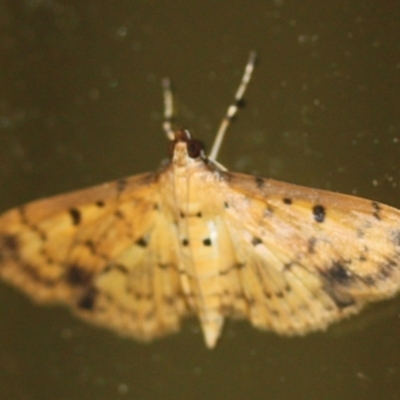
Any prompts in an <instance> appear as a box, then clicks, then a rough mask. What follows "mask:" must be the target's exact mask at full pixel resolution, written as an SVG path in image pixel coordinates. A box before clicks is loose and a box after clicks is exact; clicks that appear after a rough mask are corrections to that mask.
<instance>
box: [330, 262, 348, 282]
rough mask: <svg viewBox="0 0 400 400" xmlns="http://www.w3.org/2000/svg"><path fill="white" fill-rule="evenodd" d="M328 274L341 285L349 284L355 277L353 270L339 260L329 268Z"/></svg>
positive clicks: (331, 279)
mask: <svg viewBox="0 0 400 400" xmlns="http://www.w3.org/2000/svg"><path fill="white" fill-rule="evenodd" d="M326 276H327V278H328V279H329V280H330V281H335V282H337V283H339V284H341V285H346V284H348V283H349V282H350V281H351V279H352V278H353V276H352V274H351V272H350V271H349V270H348V269H347V268H345V267H344V266H343V264H341V263H340V262H337V261H335V262H334V263H333V265H332V266H331V267H330V268H329V269H328V271H327V274H326Z"/></svg>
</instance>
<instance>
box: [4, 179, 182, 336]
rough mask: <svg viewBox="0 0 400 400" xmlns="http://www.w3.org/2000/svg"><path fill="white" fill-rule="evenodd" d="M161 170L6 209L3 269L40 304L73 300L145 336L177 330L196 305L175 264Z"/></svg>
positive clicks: (100, 320)
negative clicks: (161, 204)
mask: <svg viewBox="0 0 400 400" xmlns="http://www.w3.org/2000/svg"><path fill="white" fill-rule="evenodd" d="M154 176H155V174H144V175H138V176H134V177H132V178H128V179H121V180H119V181H116V182H112V183H108V184H103V185H101V186H97V187H93V188H89V189H85V190H81V191H77V192H74V193H71V194H66V195H61V196H56V197H53V198H49V199H44V200H39V201H36V202H33V203H30V204H27V205H25V206H22V207H19V208H15V209H12V210H10V211H8V212H6V213H5V214H4V215H3V216H2V217H1V219H0V275H1V276H2V278H3V279H5V280H6V281H8V282H10V283H12V284H13V285H15V286H17V287H19V288H21V289H22V290H24V291H25V292H26V293H27V294H29V295H30V296H31V297H32V298H33V299H34V300H36V301H38V302H44V303H45V302H61V303H66V304H68V305H70V306H71V307H72V309H73V310H74V311H75V312H76V313H77V314H78V315H79V316H81V317H83V318H84V319H87V320H89V321H92V322H94V323H97V324H100V325H105V326H108V327H110V328H113V329H115V330H117V331H118V332H120V333H122V334H126V335H131V336H134V337H136V338H138V339H142V340H149V339H152V338H154V337H156V336H159V335H161V334H164V333H167V332H170V331H175V330H177V329H178V327H179V321H180V319H181V317H182V315H185V314H186V313H187V311H188V310H187V306H186V302H185V299H184V298H183V293H182V291H181V288H180V283H179V276H178V272H177V266H176V265H175V264H174V263H176V261H177V253H176V251H177V235H176V233H175V232H170V229H171V227H170V225H169V223H168V222H167V221H166V219H165V218H164V215H163V214H160V213H159V212H158V211H157V204H158V200H159V194H158V191H157V188H156V186H157V183H156V182H155V181H154ZM140 216H142V217H140ZM150 237H151V241H150Z"/></svg>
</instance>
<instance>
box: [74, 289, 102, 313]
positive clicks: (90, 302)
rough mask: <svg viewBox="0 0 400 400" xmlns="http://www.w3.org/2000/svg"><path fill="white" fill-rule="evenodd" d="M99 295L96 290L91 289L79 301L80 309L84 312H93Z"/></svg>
mask: <svg viewBox="0 0 400 400" xmlns="http://www.w3.org/2000/svg"><path fill="white" fill-rule="evenodd" d="M98 293H99V292H98V291H97V289H96V288H94V287H90V288H89V289H88V290H87V291H86V292H85V293H84V294H83V296H82V297H81V298H80V299H79V301H78V304H77V305H78V307H79V308H82V309H84V310H93V308H94V306H95V302H96V298H97V295H98Z"/></svg>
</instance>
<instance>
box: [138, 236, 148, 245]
mask: <svg viewBox="0 0 400 400" xmlns="http://www.w3.org/2000/svg"><path fill="white" fill-rule="evenodd" d="M135 243H136V244H137V245H138V246H140V247H147V245H148V242H147V240H146V239H145V238H144V237H143V236H142V237H140V238H139V239H138V240H136V242H135Z"/></svg>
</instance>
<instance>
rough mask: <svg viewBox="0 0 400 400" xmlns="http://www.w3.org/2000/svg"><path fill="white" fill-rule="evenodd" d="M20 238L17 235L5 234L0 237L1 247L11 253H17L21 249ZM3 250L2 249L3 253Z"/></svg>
mask: <svg viewBox="0 0 400 400" xmlns="http://www.w3.org/2000/svg"><path fill="white" fill-rule="evenodd" d="M19 246H20V244H19V240H18V237H17V236H16V235H8V234H7V235H3V236H1V237H0V247H1V248H3V249H6V250H7V251H9V252H11V253H16V252H18V250H19ZM1 253H2V251H0V255H1Z"/></svg>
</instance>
